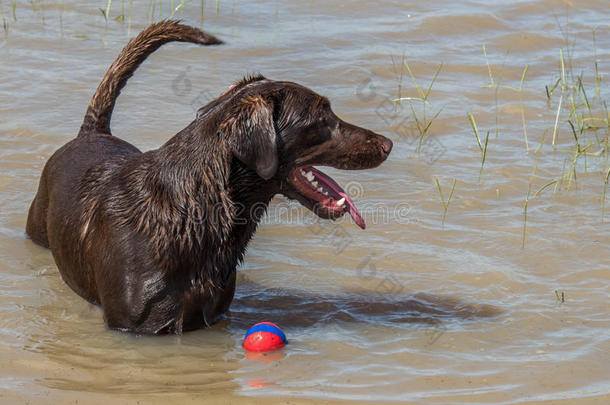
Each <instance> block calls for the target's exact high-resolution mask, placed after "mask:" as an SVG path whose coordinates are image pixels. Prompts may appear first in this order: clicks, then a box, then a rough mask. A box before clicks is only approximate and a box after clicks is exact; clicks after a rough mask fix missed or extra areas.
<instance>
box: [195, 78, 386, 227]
mask: <svg viewBox="0 0 610 405" xmlns="http://www.w3.org/2000/svg"><path fill="white" fill-rule="evenodd" d="M221 106H222V107H223V108H220V107H221ZM212 112H215V113H220V114H221V116H220V117H219V120H220V125H219V132H220V134H221V135H222V136H223V137H224V138H225V139H226V141H227V142H228V143H229V145H230V148H231V151H232V153H233V155H234V156H235V157H236V158H237V159H238V160H239V161H240V162H241V163H242V164H243V165H245V166H246V167H248V168H249V169H250V170H252V171H255V172H256V173H257V174H258V178H259V179H260V181H261V182H265V184H269V183H270V182H271V183H273V184H275V185H276V187H277V190H276V192H278V193H282V194H284V195H285V196H287V197H288V198H291V199H296V200H298V201H299V202H300V203H301V204H303V205H304V206H305V207H307V208H309V209H310V210H312V211H313V212H314V213H316V214H317V215H318V216H320V217H321V218H325V219H336V218H339V217H341V216H342V215H343V214H345V213H346V212H349V213H350V215H351V216H352V218H353V219H354V221H355V222H356V223H357V224H358V226H360V227H361V228H363V229H364V227H365V224H364V220H363V219H362V217H361V216H360V214H359V213H358V210H357V209H356V207H355V205H354V203H353V202H352V201H351V199H350V198H349V196H348V195H347V193H346V192H345V191H344V190H343V189H342V188H341V187H340V186H339V185H338V184H337V183H336V182H335V181H334V180H333V179H331V178H330V177H329V176H327V175H325V174H324V173H322V172H321V171H319V170H317V169H315V168H314V167H313V166H330V167H334V168H338V169H345V170H357V169H370V168H373V167H376V166H378V165H380V164H381V163H382V162H383V161H384V160H385V159H386V158H387V157H388V154H389V153H390V151H391V150H392V141H390V140H389V139H388V138H386V137H384V136H382V135H378V134H376V133H374V132H372V131H369V130H367V129H364V128H360V127H357V126H355V125H352V124H349V123H347V122H345V121H343V120H341V119H340V118H339V117H337V116H336V115H335V113H334V112H333V111H332V110H331V108H330V102H329V101H328V99H326V98H325V97H322V96H320V95H318V94H316V93H315V92H313V91H311V90H309V89H307V88H305V87H303V86H300V85H298V84H296V83H291V82H279V81H271V80H267V79H265V78H264V77H262V76H255V77H249V78H246V79H244V80H242V81H241V82H239V83H237V84H235V85H234V86H232V87H230V88H229V90H227V91H226V92H225V93H224V94H223V95H222V96H220V97H219V98H218V99H217V100H215V101H213V102H212V103H210V104H208V105H207V106H205V107H203V108H202V109H201V110H200V111H199V114H198V116H199V117H200V118H202V117H204V116H206V115H208V114H210V113H212Z"/></svg>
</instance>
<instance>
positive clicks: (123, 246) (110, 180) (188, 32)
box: [26, 21, 392, 334]
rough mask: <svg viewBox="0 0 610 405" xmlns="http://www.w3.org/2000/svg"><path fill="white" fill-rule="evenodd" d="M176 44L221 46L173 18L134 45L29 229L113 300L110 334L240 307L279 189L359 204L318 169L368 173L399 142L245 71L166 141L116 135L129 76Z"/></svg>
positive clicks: (37, 202)
mask: <svg viewBox="0 0 610 405" xmlns="http://www.w3.org/2000/svg"><path fill="white" fill-rule="evenodd" d="M171 41H183V42H192V43H196V44H202V45H215V44H220V43H221V41H219V40H218V39H216V38H215V37H214V36H212V35H209V34H207V33H205V32H203V31H201V30H199V29H196V28H193V27H189V26H186V25H183V24H180V23H178V22H175V21H163V22H160V23H157V24H153V25H151V26H150V27H149V28H147V29H146V30H144V31H143V32H141V33H140V34H139V35H138V36H137V37H136V38H135V39H133V40H132V41H131V42H129V44H128V45H127V46H126V47H125V48H124V49H123V50H122V51H121V53H120V54H119V56H118V58H117V59H116V60H115V61H114V63H113V64H112V65H111V66H110V69H109V70H108V72H107V73H106V75H105V76H104V78H103V80H102V82H101V83H100V85H99V87H98V88H97V91H96V92H95V95H94V96H93V99H92V100H91V103H90V105H89V108H88V110H87V113H86V115H85V118H84V121H83V124H82V126H81V128H80V132H79V133H78V136H77V137H76V138H75V139H73V140H71V141H70V142H68V143H67V144H65V145H64V146H62V147H61V148H60V149H59V150H57V151H56V152H55V153H54V154H53V155H52V156H51V158H50V159H49V161H48V162H47V163H46V165H45V167H44V169H43V171H42V176H41V179H40V184H39V187H38V192H37V194H36V197H35V198H34V201H33V202H32V205H31V207H30V211H29V216H28V220H27V225H26V231H27V233H28V235H29V236H30V237H31V238H32V240H33V241H34V242H36V243H38V244H40V245H42V246H45V247H49V248H50V249H51V252H52V254H53V257H54V259H55V262H56V263H57V267H58V268H59V271H60V273H61V275H62V277H63V279H64V280H65V282H66V283H67V284H68V285H69V286H70V287H71V288H72V289H73V290H74V291H75V292H76V293H78V294H79V295H80V296H82V297H83V298H85V299H86V300H88V301H89V302H92V303H94V304H97V305H101V306H102V308H103V311H104V318H105V320H106V323H107V325H108V327H109V328H112V329H119V330H123V331H130V332H134V333H142V334H162V333H177V334H179V333H182V332H183V331H187V330H192V329H197V328H202V327H205V326H209V325H211V324H212V323H213V322H215V321H216V320H217V319H218V318H219V317H220V316H222V314H223V313H224V312H226V311H227V309H228V308H229V305H230V303H231V301H232V299H233V295H234V291H235V279H236V267H237V265H238V264H239V263H240V262H241V260H242V258H243V255H244V251H245V249H246V245H247V244H248V242H249V240H250V239H251V238H252V235H253V234H254V232H255V230H256V227H257V224H258V222H259V220H260V219H261V216H262V215H263V214H264V211H265V210H264V209H265V208H266V207H267V205H268V204H269V201H270V200H271V198H272V197H273V196H274V195H276V194H278V193H279V194H283V195H285V196H287V197H288V198H291V199H296V200H298V201H299V202H300V203H301V204H303V205H304V206H305V207H307V208H309V209H310V210H312V211H313V212H314V213H315V214H317V215H318V216H319V217H321V218H326V219H336V218H339V217H341V216H342V215H344V214H345V213H346V212H347V213H349V214H350V215H351V217H352V218H353V219H354V221H355V222H356V224H357V225H359V226H360V227H361V228H364V227H365V224H364V221H363V219H362V218H361V216H360V214H359V213H358V210H357V209H356V207H355V206H354V204H353V202H352V201H351V200H350V198H349V196H348V195H347V194H346V193H345V191H344V190H343V189H342V188H341V187H340V186H339V185H338V184H337V183H336V182H335V181H333V180H332V179H331V178H330V177H328V176H327V175H325V174H324V173H322V172H321V171H319V170H318V169H316V168H314V167H313V166H330V167H334V168H339V169H347V170H353V169H369V168H373V167H376V166H378V165H379V164H381V163H382V162H383V161H384V160H385V159H386V158H387V157H388V154H389V153H390V151H391V149H392V142H391V141H390V140H389V139H387V138H385V137H383V136H381V135H378V134H376V133H374V132H372V131H369V130H367V129H363V128H359V127H357V126H355V125H352V124H349V123H347V122H345V121H342V120H341V119H340V118H339V117H337V116H336V115H335V114H334V113H333V111H332V110H331V108H330V102H329V101H328V99H326V98H325V97H322V96H320V95H318V94H316V93H314V92H313V91H311V90H309V89H307V88H305V87H303V86H300V85H298V84H296V83H292V82H285V81H273V80H269V79H266V78H264V77H263V76H252V77H246V78H245V79H243V80H241V81H240V82H238V83H236V84H235V85H233V86H231V87H230V88H229V90H227V91H226V92H225V93H224V94H222V95H221V96H220V97H218V98H217V99H215V100H214V101H212V102H210V103H209V104H207V105H206V106H204V107H202V108H201V109H200V110H199V111H198V114H197V117H196V119H195V120H194V121H193V122H191V123H190V124H189V125H188V126H187V127H186V128H184V129H183V130H182V131H180V132H179V133H178V134H176V135H175V136H174V137H172V138H171V139H169V140H168V141H167V142H166V143H165V144H164V145H163V146H161V147H160V148H159V149H156V150H151V151H148V152H141V151H139V150H138V149H137V148H136V147H135V146H133V145H131V144H129V143H127V142H125V141H123V140H121V139H119V138H116V137H114V136H113V135H112V134H111V132H110V118H111V114H112V110H113V108H114V104H115V101H116V99H117V97H118V96H119V93H120V91H121V89H122V88H123V86H124V85H125V83H126V82H127V79H129V77H131V76H132V74H133V73H134V71H135V70H136V68H137V67H138V66H139V65H140V64H141V63H142V62H143V61H144V60H145V59H146V57H147V56H148V55H150V54H151V53H152V52H154V51H155V50H156V49H158V48H159V47H160V46H161V45H163V44H164V43H167V42H171Z"/></svg>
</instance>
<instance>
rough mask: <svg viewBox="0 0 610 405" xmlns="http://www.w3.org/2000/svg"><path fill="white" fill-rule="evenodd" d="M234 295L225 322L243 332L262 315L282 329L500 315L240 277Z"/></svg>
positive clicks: (430, 300)
mask: <svg viewBox="0 0 610 405" xmlns="http://www.w3.org/2000/svg"><path fill="white" fill-rule="evenodd" d="M240 279H241V280H240V281H239V288H238V291H237V296H236V297H235V300H234V301H233V304H232V305H231V309H230V313H229V315H228V317H227V319H226V320H225V321H224V322H225V324H226V325H227V327H228V328H229V329H231V330H245V329H247V328H248V327H250V326H252V325H253V324H255V323H257V322H262V321H264V319H261V317H268V318H269V319H273V320H274V323H277V324H279V325H281V327H282V328H287V329H297V328H299V329H300V328H307V327H311V326H314V325H324V324H338V323H339V324H340V323H349V322H354V323H357V322H362V323H371V324H375V325H388V326H391V325H393V324H401V323H410V324H425V325H435V326H437V327H438V328H439V329H440V328H442V327H443V326H442V324H443V322H452V321H466V320H480V319H484V318H491V317H494V316H497V315H499V314H500V313H501V311H500V309H499V308H497V307H494V306H492V305H484V304H483V305H480V304H470V303H466V302H464V301H462V300H460V299H459V298H456V297H448V296H447V297H444V296H435V295H432V294H425V293H419V294H413V295H407V294H405V295H395V296H383V295H380V294H378V293H375V292H372V293H370V294H365V293H360V294H358V293H353V292H352V293H346V294H345V295H338V294H335V295H333V294H326V295H324V296H322V295H314V294H308V293H306V292H304V291H302V290H296V289H285V288H281V289H280V288H265V287H264V286H261V285H257V284H255V283H252V282H251V281H249V280H247V278H246V277H244V276H241V277H240Z"/></svg>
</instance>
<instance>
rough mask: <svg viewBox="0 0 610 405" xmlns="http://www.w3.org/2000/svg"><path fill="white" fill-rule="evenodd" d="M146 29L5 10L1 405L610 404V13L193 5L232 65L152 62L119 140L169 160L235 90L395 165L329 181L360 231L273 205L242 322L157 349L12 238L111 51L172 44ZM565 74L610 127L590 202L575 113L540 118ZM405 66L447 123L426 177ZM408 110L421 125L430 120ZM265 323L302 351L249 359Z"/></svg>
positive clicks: (563, 8)
mask: <svg viewBox="0 0 610 405" xmlns="http://www.w3.org/2000/svg"><path fill="white" fill-rule="evenodd" d="M154 3H155V10H154V13H155V15H154V17H152V16H151V14H152V12H153V10H152V9H151V6H150V3H149V2H134V4H133V10H131V12H130V11H129V2H125V20H124V22H121V21H116V20H115V19H114V18H115V17H117V16H119V15H120V14H121V2H113V4H112V8H111V15H110V19H109V20H108V22H106V21H105V20H104V18H103V16H102V14H101V13H100V11H99V10H98V7H105V2H101V1H100V2H95V3H93V2H86V1H69V2H54V1H35V2H27V3H26V2H18V3H17V5H16V7H15V16H13V11H12V9H11V2H6V1H5V2H0V18H1V19H3V21H4V22H5V23H6V24H7V29H5V31H4V32H3V34H4V36H3V37H2V40H1V41H0V77H1V79H0V106H1V110H0V111H1V114H0V167H1V168H2V176H1V177H0V196H1V199H0V246H1V249H0V291H1V294H0V370H1V371H0V402H2V403H15V404H16V403H26V402H28V403H74V402H75V401H76V400H78V403H79V404H83V403H84V404H97V403H99V404H107V403H109V402H112V403H117V404H118V403H136V402H137V401H138V400H139V401H141V403H180V404H188V403H201V402H203V401H204V400H208V401H211V402H231V403H241V402H243V403H250V402H251V401H253V399H254V398H256V399H257V400H258V401H261V402H262V401H265V402H267V401H268V399H264V398H271V397H273V398H275V399H276V400H278V401H279V398H283V400H284V401H287V402H290V403H300V402H303V403H307V402H309V401H311V400H312V399H317V400H329V401H330V400H347V401H354V400H361V401H371V402H376V401H382V400H388V401H404V402H412V403H494V404H495V403H507V404H508V403H530V402H531V403H534V402H536V403H539V402H544V401H551V400H552V401H554V402H553V403H566V404H573V403H608V402H610V383H609V377H610V366H609V364H610V362H609V360H610V355H609V351H610V340H609V331H610V319H609V313H610V311H609V304H608V302H609V301H608V297H609V287H608V286H609V281H610V266H609V258H610V257H609V254H608V243H609V242H610V228H609V225H608V222H609V221H610V213H608V212H606V213H605V218H604V216H603V215H602V200H603V196H604V176H603V175H604V174H605V173H606V171H607V170H608V158H607V156H608V155H607V151H604V150H603V144H604V140H605V144H606V145H607V142H608V130H607V112H605V111H604V107H603V103H602V101H603V100H609V97H608V96H609V95H610V94H609V93H610V91H609V90H610V88H609V86H608V84H607V80H606V78H607V76H608V74H610V65H609V62H608V60H609V57H610V26H609V25H608V12H607V4H606V2H602V1H593V0H589V1H579V2H570V1H551V0H546V1H526V0H523V1H516V2H510V3H506V2H500V1H469V2H463V3H460V4H459V5H458V4H457V3H455V2H449V1H434V2H415V1H409V2H402V1H381V2H364V1H354V2H350V3H348V4H342V3H340V2H333V3H330V4H328V3H327V2H320V1H307V2H303V1H288V2H278V1H257V2H240V1H233V2H224V1H220V2H219V3H218V6H217V5H216V4H215V2H205V7H204V10H203V14H202V10H201V5H200V4H198V3H199V2H192V3H189V4H187V5H185V6H184V8H183V9H182V11H179V12H178V13H177V14H176V16H177V17H180V18H182V19H184V21H186V22H187V23H189V24H193V25H196V26H200V25H203V27H204V28H205V29H207V30H209V31H210V32H213V33H214V34H216V35H218V36H219V37H220V38H222V39H224V40H225V41H226V42H227V45H226V46H222V47H214V48H207V49H201V48H198V47H196V46H190V45H184V44H172V45H169V46H167V47H164V48H162V49H161V50H160V51H158V52H157V53H155V54H154V55H153V56H152V57H151V58H150V59H149V60H148V61H147V62H146V63H145V64H144V65H143V66H142V67H141V69H140V70H138V72H137V74H136V75H135V76H134V77H133V78H132V79H131V80H130V81H129V84H128V85H127V87H126V89H125V91H124V92H123V94H122V95H121V97H120V98H119V100H118V103H117V106H116V109H115V114H114V119H113V122H112V128H113V132H114V134H115V135H117V136H120V137H122V138H123V139H126V140H128V141H130V142H133V143H134V144H135V145H136V146H138V147H140V148H142V149H151V148H155V147H158V146H159V145H161V144H162V143H164V142H165V141H166V140H167V139H168V138H169V137H171V136H172V135H173V134H174V133H175V132H177V131H178V130H180V129H181V128H183V127H184V126H186V124H187V123H189V122H190V121H191V120H192V119H193V117H194V111H195V110H196V109H197V108H198V107H200V106H201V105H203V104H205V103H206V102H207V101H208V100H209V99H211V98H212V97H215V96H216V95H218V94H220V93H222V92H223V91H224V90H225V89H226V88H227V87H228V86H229V85H230V84H231V83H232V82H234V81H236V80H238V79H239V78H240V77H241V76H242V75H244V74H246V73H252V72H261V73H263V74H265V75H266V76H267V77H269V78H273V79H280V80H291V81H296V82H299V83H301V84H303V85H305V86H308V87H310V88H312V89H314V90H315V91H318V92H319V93H321V94H324V95H326V96H327V97H329V98H330V100H331V101H332V103H333V109H334V110H335V111H336V112H337V113H338V114H339V115H340V116H341V117H342V118H344V119H346V120H348V121H350V122H353V123H355V124H358V125H361V126H364V127H367V128H370V129H372V130H374V131H377V132H380V133H383V134H385V135H387V136H390V137H391V138H392V139H393V140H394V143H395V147H394V151H393V152H392V155H391V157H390V158H389V160H388V161H387V162H386V163H385V164H384V165H382V166H381V167H379V168H378V169H375V170H371V171H365V172H341V171H338V170H328V172H329V173H330V174H332V175H333V176H334V177H335V178H336V179H337V180H338V181H339V182H340V183H341V184H343V185H344V186H345V187H346V189H347V190H348V191H349V192H350V193H351V194H352V196H353V197H354V200H355V201H356V204H357V205H358V206H359V207H360V208H361V211H362V212H363V213H364V215H365V219H366V220H367V221H368V228H367V229H366V231H362V230H360V229H359V228H357V227H356V226H355V225H354V224H353V223H352V222H351V221H350V220H349V219H348V218H345V219H344V220H343V221H339V222H336V223H328V222H319V221H316V220H315V219H314V218H313V217H312V216H311V215H309V214H307V213H304V212H303V211H302V210H300V208H299V207H298V206H297V205H290V204H288V203H287V202H286V201H285V200H284V199H282V198H278V199H277V200H275V201H274V203H273V205H272V206H271V207H270V211H269V215H268V216H267V217H266V219H265V221H264V224H263V225H262V227H261V228H260V230H259V232H258V233H257V234H256V236H255V238H254V240H253V242H252V243H251V245H250V247H249V250H248V254H247V258H246V261H245V263H244V264H243V266H242V267H241V268H240V270H239V286H238V289H237V293H236V299H235V301H234V303H233V305H232V308H231V312H230V314H228V316H227V318H226V319H225V320H223V321H222V322H220V323H218V324H217V325H215V326H214V327H212V328H210V329H208V330H201V331H197V332H192V333H187V334H185V335H183V336H166V337H157V338H151V337H136V336H130V335H126V334H122V333H117V332H113V331H108V330H106V328H105V327H104V323H103V319H102V313H101V311H100V310H99V309H98V308H96V307H93V306H90V305H89V304H87V303H86V302H85V301H84V300H82V299H81V298H79V297H78V296H76V295H75V294H74V293H73V292H72V291H71V290H70V289H69V288H68V287H67V286H66V285H65V284H64V283H63V281H61V279H60V277H59V273H58V270H57V268H56V266H55V264H54V262H53V259H52V257H51V254H50V252H49V251H48V250H46V249H43V248H40V247H38V246H36V245H34V244H33V243H32V242H31V241H30V240H29V239H27V238H26V237H25V235H24V231H23V228H24V224H25V220H26V214H27V209H28V207H29V203H30V201H31V199H32V198H33V195H34V193H35V191H36V188H37V184H38V179H39V175H40V172H41V169H42V167H43V165H44V162H45V161H46V159H48V157H49V156H50V155H51V154H52V153H53V151H54V150H55V149H57V148H58V147H59V146H60V145H62V144H63V143H65V142H67V141H68V140H69V139H71V137H73V136H75V134H76V132H77V130H78V128H79V126H80V123H81V120H82V116H83V114H84V112H85V109H86V106H87V104H88V102H89V99H90V97H91V95H92V94H93V91H94V89H95V87H96V86H97V84H98V82H99V80H100V79H101V77H102V76H103V74H104V72H105V70H106V68H107V67H108V66H109V64H110V63H111V62H112V61H113V59H114V57H115V56H116V55H117V53H118V52H119V51H120V49H121V48H122V46H123V45H124V44H125V43H126V42H127V41H128V39H129V38H131V37H133V36H134V35H135V34H136V33H137V32H138V31H139V30H141V29H142V28H144V27H145V26H146V25H147V24H148V23H149V22H150V21H151V20H152V19H153V18H154V19H155V20H156V19H158V17H159V9H158V2H154ZM177 3H179V2H174V5H176V4H177ZM169 14H170V2H168V1H164V2H162V9H161V15H162V16H163V17H167V16H169ZM593 35H595V40H594V37H593ZM483 46H485V47H486V48H485V49H486V52H487V58H486V57H485V55H484V52H483ZM560 49H562V50H563V54H564V70H565V71H566V74H565V77H566V83H567V85H573V84H574V83H577V82H578V79H577V78H578V76H579V75H581V73H582V75H583V76H582V77H583V80H582V81H583V88H585V89H586V90H585V92H586V94H587V102H588V103H589V107H590V108H591V112H589V110H588V108H587V106H586V105H585V101H584V96H582V95H581V96H578V95H577V96H576V97H575V99H574V100H575V101H574V105H575V106H576V110H577V114H582V116H581V118H582V117H585V118H587V120H585V122H587V123H588V124H591V125H593V124H595V125H597V126H602V127H603V126H606V128H602V129H599V130H597V131H592V130H587V131H584V133H583V135H581V138H579V139H580V142H581V143H582V147H585V146H586V145H588V144H591V145H592V146H590V149H589V151H590V152H592V153H593V154H592V155H589V156H587V157H586V159H585V158H584V157H582V156H581V157H580V158H578V160H577V163H576V165H575V167H574V170H572V172H576V180H575V181H574V179H573V176H569V173H570V171H571V165H572V158H573V154H572V152H573V151H574V149H575V140H574V136H573V134H572V130H571V128H570V126H569V124H568V122H567V120H568V119H570V120H572V121H573V122H577V121H578V119H577V116H574V115H572V116H570V110H571V108H572V101H571V100H572V99H571V96H570V95H571V94H572V95H574V94H575V93H574V92H570V91H569V89H565V91H564V96H563V97H561V93H562V90H561V85H559V87H557V88H556V89H555V91H553V94H552V96H551V99H550V100H549V101H547V96H546V92H545V86H548V87H549V90H550V89H551V88H552V86H553V85H554V84H555V83H556V80H557V79H558V78H560V77H561V62H560V60H561V59H560ZM403 58H406V61H407V63H408V65H409V67H410V68H411V71H412V73H413V75H414V76H415V77H416V78H417V80H418V83H419V85H420V86H421V87H422V88H423V89H424V91H425V89H427V87H428V85H429V83H430V81H431V80H432V78H433V77H434V73H435V71H436V69H437V68H438V66H439V64H441V63H443V65H442V68H441V70H440V73H439V74H438V77H437V79H436V81H435V83H434V86H433V87H432V90H431V92H430V94H429V96H428V100H427V103H426V104H425V105H426V114H427V118H428V119H430V118H432V117H433V116H434V115H435V114H436V113H437V112H438V111H439V110H441V111H440V113H439V115H438V117H437V118H436V119H434V120H433V122H432V124H431V125H430V127H429V130H428V133H427V134H426V136H425V137H424V138H423V139H422V143H421V145H420V147H419V151H417V150H416V149H417V148H418V142H419V139H418V136H419V132H418V130H417V123H416V122H415V120H414V118H413V116H412V114H413V112H412V111H411V109H410V108H409V104H408V100H403V101H402V102H401V103H393V102H392V101H391V100H393V99H397V98H404V97H412V98H413V97H414V98H417V97H420V94H418V91H417V89H416V87H415V85H414V83H413V80H412V79H411V77H410V75H409V72H408V70H407V69H406V65H405V64H404V63H403ZM596 62H597V75H598V79H599V80H597V81H596V80H595V77H596V70H595V63H596ZM488 64H489V66H488ZM526 66H527V67H528V68H527V72H526V75H525V81H524V84H523V88H522V90H521V91H520V92H519V91H517V90H518V89H519V87H520V81H521V77H522V73H523V71H524V68H525V67H526ZM490 72H491V78H490ZM491 80H493V82H491ZM490 83H491V84H495V85H497V84H500V85H506V86H510V87H513V88H514V89H508V88H498V90H497V92H496V91H495V90H494V88H490V87H485V86H488V85H489V84H490ZM596 83H597V85H596ZM597 90H598V92H597ZM581 94H582V93H581ZM560 98H562V108H561V110H560V114H559V118H558V119H557V130H555V131H554V127H555V121H556V117H557V109H558V104H559V99H560ZM411 102H412V104H413V109H414V111H415V113H416V114H417V115H418V118H419V119H421V118H422V114H423V110H422V106H423V104H422V103H421V102H420V101H417V100H411ZM467 113H472V114H473V115H474V117H475V120H476V123H477V126H478V129H479V132H480V137H481V138H482V143H484V141H485V135H486V133H487V131H490V135H489V138H488V143H487V150H486V159H485V163H484V169H483V171H482V173H481V170H480V168H481V156H482V153H481V150H480V149H479V146H478V144H477V140H476V138H475V135H474V134H473V130H472V128H471V125H470V123H469V121H468V119H467V118H466V114H467ZM594 117H597V118H599V117H601V118H602V120H601V121H600V120H594V119H591V118H594ZM604 119H605V121H604ZM524 121H525V128H526V135H527V145H526V138H525V136H524V130H523V122H524ZM576 128H577V132H578V125H576ZM553 132H555V138H556V139H555V146H553V145H552V138H553ZM536 151H538V153H536ZM600 151H601V152H600ZM596 153H597V154H598V155H599V156H596V155H595V154H596ZM534 169H535V173H534V175H533V176H532V173H533V172H534ZM436 180H438V182H439V184H440V186H441V189H442V190H443V197H444V199H445V200H446V199H447V197H448V195H449V193H450V190H451V187H452V184H453V181H454V180H455V189H454V193H453V195H452V198H451V200H450V203H449V206H448V210H447V213H446V217H445V220H444V222H443V206H442V204H441V201H440V198H439V192H438V188H437V183H436ZM555 180H558V182H557V183H553V184H551V185H550V186H549V187H547V188H546V189H544V190H543V191H541V192H540V193H539V194H538V195H535V196H534V194H535V192H536V191H537V190H539V189H540V188H541V187H542V186H544V185H545V184H548V183H550V182H552V181H555ZM528 189H531V193H530V199H529V202H528V210H527V222H526V224H527V228H526V233H525V247H522V245H523V226H524V203H525V201H526V196H527V194H528ZM605 205H606V206H609V205H610V201H608V198H607V197H606V201H605ZM562 293H563V299H562ZM262 320H266V321H272V322H275V323H277V324H279V325H280V326H281V327H282V328H283V329H284V331H285V332H286V334H287V336H288V339H289V340H290V344H289V345H288V346H287V347H286V348H285V349H283V350H282V351H280V352H277V353H274V354H270V355H267V356H262V357H260V358H249V357H248V356H247V355H246V353H244V351H243V349H242V348H241V339H242V337H243V334H244V332H245V330H246V329H247V328H248V327H249V326H250V325H251V324H253V323H255V322H257V321H262Z"/></svg>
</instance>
